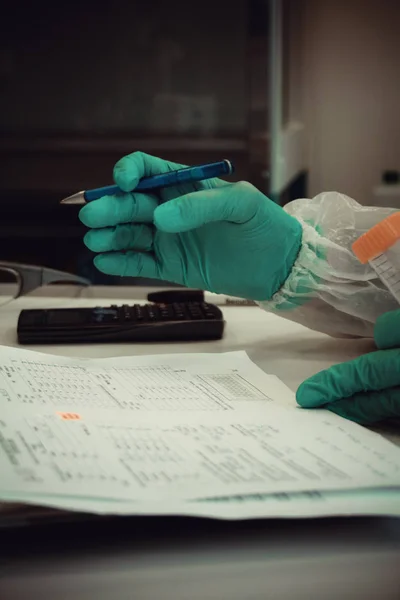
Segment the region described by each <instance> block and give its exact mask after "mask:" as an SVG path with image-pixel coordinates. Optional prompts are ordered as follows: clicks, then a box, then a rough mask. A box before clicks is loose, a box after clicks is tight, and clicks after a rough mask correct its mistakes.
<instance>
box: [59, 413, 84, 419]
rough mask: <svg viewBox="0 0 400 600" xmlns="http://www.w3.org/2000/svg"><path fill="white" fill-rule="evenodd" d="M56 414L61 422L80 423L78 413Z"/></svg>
mask: <svg viewBox="0 0 400 600" xmlns="http://www.w3.org/2000/svg"><path fill="white" fill-rule="evenodd" d="M57 414H58V416H59V417H61V419H63V421H80V419H81V415H78V413H69V412H58V413H57Z"/></svg>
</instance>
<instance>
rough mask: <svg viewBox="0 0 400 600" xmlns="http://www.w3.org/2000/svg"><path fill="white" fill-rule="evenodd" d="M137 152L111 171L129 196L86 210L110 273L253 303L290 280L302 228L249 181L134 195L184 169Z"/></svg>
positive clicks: (102, 264) (100, 263) (100, 260)
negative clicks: (143, 184)
mask: <svg viewBox="0 0 400 600" xmlns="http://www.w3.org/2000/svg"><path fill="white" fill-rule="evenodd" d="M182 166H183V165H178V164H174V163H170V162H166V161H164V160H162V159H160V158H155V157H152V156H148V155H146V154H143V153H141V152H136V153H134V154H131V155H129V156H126V157H124V158H122V159H121V160H120V161H119V162H118V163H117V164H116V165H115V168H114V180H115V183H116V184H117V185H118V186H119V187H120V188H121V189H122V190H124V191H126V193H125V194H124V195H120V196H105V197H103V198H100V199H99V200H96V201H94V202H91V203H89V204H87V205H85V206H84V207H83V208H82V209H81V211H80V215H79V216H80V219H81V221H82V222H83V223H84V224H85V225H86V226H87V227H90V228H91V229H90V231H88V233H87V234H86V236H85V240H84V241H85V244H86V246H87V247H88V248H89V249H90V250H92V251H93V252H96V253H100V254H98V256H96V257H95V259H94V263H95V265H96V267H97V268H98V269H99V270H100V271H102V272H103V273H106V274H108V275H121V276H125V277H126V276H131V277H149V278H154V279H161V280H164V281H171V282H174V283H178V284H182V285H185V286H187V287H190V288H199V289H202V290H208V291H211V292H217V293H225V294H229V295H233V296H239V297H244V298H248V299H252V300H260V301H261V300H268V299H269V298H271V297H272V295H273V294H274V293H275V292H276V291H278V290H279V288H280V287H281V286H282V284H283V283H284V281H285V280H286V278H287V276H288V274H289V273H290V270H291V268H292V266H293V263H294V261H295V259H296V257H297V254H298V251H299V249H300V245H301V232H302V230H301V225H300V223H299V222H298V221H297V220H296V219H294V218H293V217H291V216H289V215H288V214H286V213H285V212H284V211H283V210H282V208H280V207H279V206H278V205H276V204H275V203H273V202H271V201H270V200H269V199H268V198H266V197H265V196H264V195H263V194H262V193H261V192H259V191H258V190H257V189H256V188H254V187H253V186H252V185H250V184H248V183H243V182H241V183H226V182H224V181H222V180H216V179H214V180H207V181H204V182H200V183H196V184H184V185H180V186H177V187H173V188H166V189H164V190H161V191H160V192H159V193H158V194H157V195H154V194H147V193H135V192H134V191H132V190H134V189H135V186H136V185H137V183H138V181H139V180H140V179H141V178H142V177H145V176H150V175H156V174H158V173H163V172H166V171H170V170H173V169H179V168H182Z"/></svg>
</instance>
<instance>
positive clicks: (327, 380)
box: [297, 310, 400, 425]
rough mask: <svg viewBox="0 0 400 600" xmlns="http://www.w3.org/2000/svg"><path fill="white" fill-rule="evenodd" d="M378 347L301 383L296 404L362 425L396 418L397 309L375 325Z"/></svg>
mask: <svg viewBox="0 0 400 600" xmlns="http://www.w3.org/2000/svg"><path fill="white" fill-rule="evenodd" d="M374 337H375V343H376V346H377V347H378V348H379V350H378V351H376V352H371V353H369V354H365V355H364V356H360V357H359V358H356V359H355V360H352V361H349V362H346V363H343V364H341V365H335V366H333V367H331V368H330V369H327V370H325V371H321V372H320V373H317V374H316V375H314V376H313V377H310V379H307V380H306V381H305V382H304V383H302V384H301V386H300V387H299V389H298V390H297V402H298V403H299V404H300V406H303V407H304V408H315V407H323V408H327V409H329V410H331V411H332V412H335V413H336V414H338V415H340V416H341V417H345V418H346V419H351V420H352V421H356V422H357V423H360V424H362V425H368V424H372V423H378V422H380V421H384V420H386V419H391V418H396V417H397V418H399V417H400V310H395V311H393V312H389V313H386V314H383V315H381V317H379V319H378V320H377V322H376V325H375V332H374Z"/></svg>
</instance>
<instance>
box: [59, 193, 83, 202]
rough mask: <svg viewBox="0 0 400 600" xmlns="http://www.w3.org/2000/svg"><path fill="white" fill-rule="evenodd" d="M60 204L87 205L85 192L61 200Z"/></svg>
mask: <svg viewBox="0 0 400 600" xmlns="http://www.w3.org/2000/svg"><path fill="white" fill-rule="evenodd" d="M60 204H85V198H84V195H83V192H78V193H77V194H72V196H67V197H66V198H63V199H62V200H60Z"/></svg>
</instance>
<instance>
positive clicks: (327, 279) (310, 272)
mask: <svg viewBox="0 0 400 600" xmlns="http://www.w3.org/2000/svg"><path fill="white" fill-rule="evenodd" d="M284 210H285V211H286V212H288V213H289V214H291V215H292V216H294V217H296V218H297V219H298V221H299V222H300V223H301V225H302V228H303V238H302V245H301V249H300V252H299V255H298V257H297V260H296V262H295V264H294V266H293V269H292V271H291V273H290V275H289V277H288V279H287V280H286V282H285V284H284V285H283V286H282V288H281V289H280V290H279V291H278V292H277V293H276V294H275V295H274V296H273V298H272V299H271V300H270V301H268V302H262V303H260V306H262V307H263V308H264V309H265V310H268V311H271V312H275V313H277V314H280V315H281V316H282V317H285V318H287V319H290V320H292V321H296V322H298V323H302V324H303V325H306V326H307V327H309V328H310V329H315V330H317V331H321V332H324V333H327V334H329V335H332V336H335V337H373V328H374V323H375V321H376V319H377V317H378V316H379V315H380V314H382V313H384V312H387V311H389V310H394V309H396V308H398V304H397V302H396V300H395V299H394V298H393V296H392V294H391V293H390V292H389V291H388V290H387V288H386V287H385V286H384V285H383V284H382V282H381V281H380V279H379V278H378V277H377V275H376V273H375V271H374V270H373V269H372V268H371V266H370V265H369V264H367V265H363V264H361V263H360V262H359V260H358V259H357V257H356V256H355V255H354V253H353V251H352V249H351V246H352V244H353V242H354V241H355V240H356V239H357V238H359V237H360V235H362V234H363V233H365V232H366V231H368V230H369V229H370V228H371V227H373V226H374V225H375V224H376V223H378V222H379V221H381V220H382V219H384V218H385V217H387V216H388V215H390V214H392V213H394V212H396V209H393V208H381V207H380V208H377V207H371V206H361V205H360V204H358V202H356V201H355V200H353V199H351V198H349V197H348V196H345V195H344V194H340V193H338V192H325V193H322V194H319V195H318V196H316V197H315V198H312V199H306V198H304V199H299V200H295V201H293V202H290V203H289V204H287V205H286V206H285V208H284Z"/></svg>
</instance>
